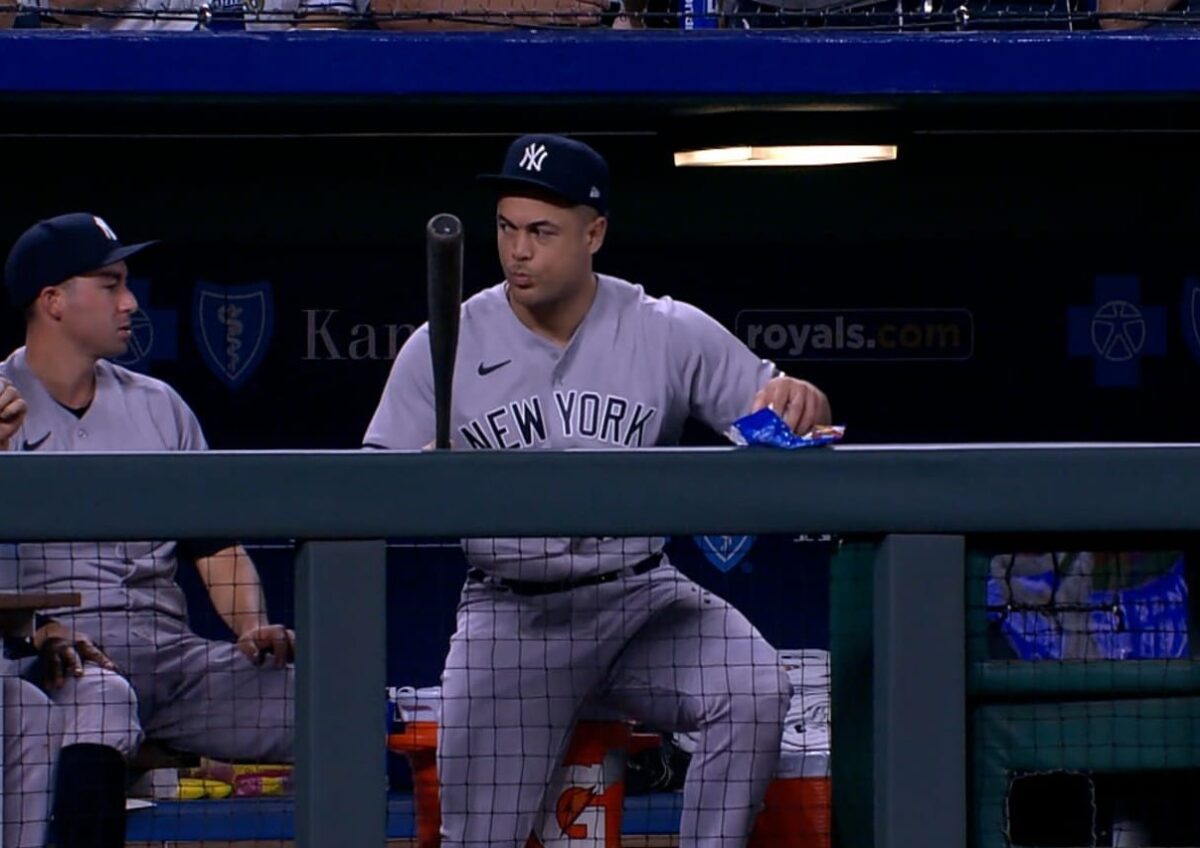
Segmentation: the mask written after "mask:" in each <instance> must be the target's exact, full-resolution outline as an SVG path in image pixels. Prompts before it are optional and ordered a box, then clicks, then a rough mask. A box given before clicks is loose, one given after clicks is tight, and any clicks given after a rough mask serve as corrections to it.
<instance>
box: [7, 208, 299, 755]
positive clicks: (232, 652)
mask: <svg viewBox="0 0 1200 848" xmlns="http://www.w3.org/2000/svg"><path fill="white" fill-rule="evenodd" d="M152 243H153V242H146V243H142V244H134V245H124V244H122V243H121V242H120V240H119V239H118V238H117V236H116V233H114V232H113V230H112V229H111V228H110V227H109V226H108V224H107V223H105V222H104V220H103V219H101V218H99V217H96V216H94V215H91V214H87V213H74V214H68V215H61V216H58V217H56V218H51V219H49V220H45V221H41V222H39V223H37V224H35V225H34V226H32V227H30V228H29V229H28V230H27V231H26V232H25V233H24V234H23V235H21V237H20V238H19V239H18V240H17V242H16V244H15V245H14V246H13V248H12V250H11V252H10V253H9V256H8V260H7V262H6V264H5V269H4V277H5V286H6V288H7V290H8V294H9V297H10V299H11V301H12V303H13V304H14V305H15V306H16V307H17V308H18V309H21V310H23V311H24V314H25V324H26V333H25V345H24V347H21V348H18V349H17V350H15V351H13V353H12V354H11V355H10V356H9V357H8V359H7V360H5V361H4V362H3V363H0V378H3V379H4V380H5V381H7V382H8V383H10V384H12V387H13V388H14V389H15V390H16V391H17V392H18V393H19V394H20V396H21V398H22V399H23V402H24V404H25V405H26V407H27V409H26V412H25V417H24V421H23V423H22V424H21V426H20V427H19V428H18V429H17V430H16V431H15V433H14V434H13V435H12V437H11V438H12V442H13V446H12V449H13V450H18V449H19V450H22V451H37V452H51V451H91V452H95V451H125V452H128V451H177V450H205V449H206V447H207V446H206V444H205V439H204V435H203V433H202V432H201V429H200V425H199V423H198V421H197V420H196V417H195V415H194V414H193V413H192V410H191V409H190V408H189V407H188V406H187V404H186V403H184V401H183V400H182V398H180V397H179V395H178V394H176V392H175V391H174V390H173V389H172V388H171V387H170V386H168V385H166V384H165V383H163V382H161V381H159V380H156V379H153V378H151V377H147V376H143V375H140V374H136V373H133V372H131V371H128V370H126V369H124V368H121V367H120V366H117V365H115V364H113V363H111V362H109V361H108V360H107V359H106V357H112V356H119V355H121V354H122V353H124V352H125V350H126V348H127V346H128V344H129V339H130V334H131V321H132V316H133V314H134V312H135V311H136V310H137V307H138V304H137V300H136V299H135V297H134V295H133V293H132V292H131V291H130V290H129V288H128V286H127V267H126V264H125V260H126V259H128V258H130V257H132V256H133V255H135V254H137V253H138V252H140V251H141V250H143V249H145V248H146V247H147V246H149V245H150V244H152ZM63 520H64V521H66V522H69V521H70V516H63ZM183 548H186V549H187V550H186V554H187V555H189V556H190V557H191V558H193V559H194V561H195V563H196V568H197V571H198V572H199V575H200V577H201V579H202V580H203V581H204V583H205V585H206V587H207V589H208V593H209V596H210V597H211V599H212V603H213V606H214V607H215V609H216V610H217V612H218V613H219V614H220V615H221V617H222V618H223V619H224V621H225V622H226V623H227V624H228V625H229V627H230V629H231V630H232V631H233V633H234V634H235V635H236V637H237V641H236V643H231V642H221V641H210V640H206V639H202V638H200V637H199V636H197V635H195V634H194V633H192V632H191V631H190V629H189V627H188V621H187V608H186V603H185V598H184V594H183V592H182V590H181V589H180V587H179V586H178V585H177V583H176V581H175V570H176V562H177V559H178V557H179V556H180V555H181V553H184V550H183ZM16 556H17V559H18V561H19V568H20V575H19V576H20V583H19V587H20V589H21V590H22V591H45V592H64V591H74V592H79V593H80V594H81V596H82V601H83V603H82V605H81V606H79V607H77V608H76V607H72V608H69V609H60V610H52V611H50V612H51V614H52V617H53V619H54V620H55V621H57V622H59V623H61V624H62V625H64V626H66V627H69V628H71V629H73V630H74V631H75V632H76V633H86V634H88V636H90V637H91V638H92V639H94V640H96V642H97V643H98V644H100V645H102V646H103V648H104V651H105V653H106V654H107V655H108V656H109V657H111V658H112V660H113V661H114V662H115V663H116V666H117V668H119V670H120V672H121V674H122V675H124V676H125V678H126V679H127V680H128V681H129V683H130V684H132V687H133V690H134V692H135V693H136V695H137V705H138V717H139V719H140V724H141V729H142V730H143V731H144V732H145V734H146V736H147V737H150V738H153V739H156V740H158V741H160V742H162V743H164V744H166V745H169V746H171V747H173V748H176V749H179V750H182V751H188V752H192V753H196V754H203V755H207V756H211V757H215V758H218V759H224V760H237V759H259V760H266V761H270V762H287V761H290V760H291V758H292V740H293V707H294V704H293V686H294V674H293V667H292V665H291V660H292V659H293V654H294V638H295V637H294V634H293V633H292V632H291V631H290V630H287V629H286V628H284V627H283V626H282V625H279V624H272V623H271V622H270V619H269V618H268V614H267V608H266V603H265V599H264V596H263V592H262V587H261V584H260V581H259V578H258V573H257V571H256V569H255V567H254V564H253V562H252V561H251V559H250V557H249V556H248V555H247V553H246V552H245V550H244V549H243V548H242V547H241V546H240V545H237V544H231V543H229V542H203V541H202V542H189V543H188V544H187V545H186V546H181V545H180V544H177V543H176V542H173V541H126V542H75V543H41V542H35V541H26V542H22V543H21V544H19V545H18V546H17V552H16ZM51 695H52V697H55V698H56V699H57V695H56V694H55V693H53V692H52V693H51Z"/></svg>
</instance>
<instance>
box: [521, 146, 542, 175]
mask: <svg viewBox="0 0 1200 848" xmlns="http://www.w3.org/2000/svg"><path fill="white" fill-rule="evenodd" d="M547 152H548V151H547V150H546V145H544V144H531V145H529V146H528V147H526V148H525V155H524V156H522V157H521V163H520V164H519V165H518V166H517V167H519V168H524V169H525V170H526V171H538V172H539V173H540V172H541V170H542V163H543V162H545V161H546V154H547Z"/></svg>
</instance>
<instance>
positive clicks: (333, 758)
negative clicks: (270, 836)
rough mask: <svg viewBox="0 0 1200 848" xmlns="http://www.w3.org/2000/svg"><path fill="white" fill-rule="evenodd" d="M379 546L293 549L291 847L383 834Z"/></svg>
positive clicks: (373, 839)
mask: <svg viewBox="0 0 1200 848" xmlns="http://www.w3.org/2000/svg"><path fill="white" fill-rule="evenodd" d="M385 554H386V548H385V545H384V543H383V542H382V541H377V542H307V543H305V544H304V545H302V546H301V548H300V554H299V556H298V558H297V568H296V630H297V633H296V653H297V659H296V845H297V848H329V846H355V848H358V846H363V848H369V847H370V846H379V848H382V846H383V845H384V844H385V842H386V839H387V792H386V785H385V774H386V761H387V755H386V747H385V744H384V738H385V726H384V718H385V716H386V711H385V705H384V700H383V699H384V686H385V676H386V671H385V669H386V666H385V662H386V639H387V635H386V619H385V615H386V605H385V602H384V601H385V597H386V594H387V593H386V576H385V575H386V571H385V568H384V565H385Z"/></svg>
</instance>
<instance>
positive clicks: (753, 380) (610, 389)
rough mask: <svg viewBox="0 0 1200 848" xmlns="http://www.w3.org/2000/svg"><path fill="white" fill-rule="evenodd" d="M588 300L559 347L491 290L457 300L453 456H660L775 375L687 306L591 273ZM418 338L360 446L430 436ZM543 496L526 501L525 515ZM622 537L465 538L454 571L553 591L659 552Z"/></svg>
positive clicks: (420, 442)
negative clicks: (603, 452) (548, 583)
mask: <svg viewBox="0 0 1200 848" xmlns="http://www.w3.org/2000/svg"><path fill="white" fill-rule="evenodd" d="M597 279H598V282H599V285H598V287H597V292H596V298H595V300H594V301H593V303H592V306H591V308H590V309H589V311H588V314H587V315H586V316H585V318H584V320H583V322H582V323H581V324H580V326H579V328H578V330H576V332H575V335H574V336H573V337H572V339H571V341H570V342H569V343H568V344H567V346H566V347H559V346H558V345H556V344H554V343H553V342H551V341H550V340H548V339H545V338H543V337H541V336H539V335H537V334H535V333H533V332H532V331H531V330H529V328H527V327H526V326H525V325H523V324H522V323H521V322H520V321H519V320H518V318H517V317H516V315H515V314H514V313H513V311H512V308H511V307H510V305H509V303H508V298H507V295H506V286H505V284H504V283H501V284H499V285H496V286H493V287H491V288H489V289H485V290H484V291H482V292H479V293H478V294H476V295H474V296H473V297H471V298H469V299H468V300H467V301H466V302H464V303H463V307H462V314H461V323H460V328H459V342H458V353H457V358H456V362H455V368H454V380H453V390H452V409H451V433H452V438H453V441H454V446H455V447H456V448H458V449H463V448H472V449H476V450H501V449H505V450H507V449H526V450H545V449H557V450H569V449H617V448H637V447H650V446H658V445H674V444H677V443H678V441H679V436H680V433H681V432H682V429H683V424H684V421H685V420H687V419H688V418H689V417H694V418H697V419H699V420H700V421H703V422H704V423H705V424H707V425H709V426H710V427H712V428H713V429H714V430H716V431H717V432H723V431H724V430H725V429H726V428H727V427H728V426H729V425H730V424H731V423H732V422H733V421H734V420H735V419H736V418H738V417H740V416H741V415H744V414H745V413H747V412H749V410H750V403H751V401H752V399H753V397H754V394H755V393H756V392H757V391H758V390H759V389H761V388H762V387H763V386H764V385H766V383H767V381H768V380H770V379H771V378H772V377H774V376H778V374H779V371H778V369H777V368H776V367H775V366H774V365H773V364H772V363H770V362H767V361H766V360H763V359H760V358H758V357H757V356H755V355H754V354H753V353H752V352H751V351H750V350H749V349H748V348H747V347H746V346H745V345H743V344H742V343H741V342H740V341H738V340H737V338H735V337H734V336H733V334H732V333H730V332H729V331H728V330H726V329H725V328H724V327H722V326H721V325H720V324H718V323H717V322H716V321H715V320H713V319H712V318H710V317H709V316H708V315H706V314H705V313H703V312H701V311H700V310H699V309H697V308H695V307H694V306H690V305H688V304H686V303H682V302H680V301H677V300H673V299H672V298H669V297H662V298H655V297H651V296H649V295H647V294H646V293H645V292H644V291H643V289H642V287H641V286H636V285H633V284H631V283H628V282H625V281H624V280H620V279H617V278H615V277H608V276H604V275H598V277H597ZM434 429H435V425H434V393H433V371H432V365H431V357H430V351H429V327H428V325H427V324H425V325H422V326H421V327H420V328H418V329H417V331H416V332H415V333H413V334H412V336H411V337H410V338H409V339H408V340H407V341H406V342H405V344H404V346H403V347H402V348H401V350H400V352H399V355H398V356H397V357H396V360H395V362H394V363H393V365H392V371H391V374H390V376H389V377H388V381H387V385H386V386H385V387H384V390H383V395H382V397H381V398H380V401H379V406H378V408H377V409H376V411H375V415H374V417H373V418H372V420H371V423H370V426H369V427H368V428H367V433H366V436H365V438H364V439H363V442H364V444H365V445H366V446H368V447H376V448H385V449H390V450H414V449H420V448H422V447H424V446H425V445H427V444H429V443H430V442H432V441H433V439H434V435H435V433H434ZM549 496H552V493H549V492H542V493H531V494H530V496H529V497H530V506H531V508H536V504H537V501H538V499H540V498H542V497H549ZM662 544H663V540H662V539H661V538H653V539H629V538H603V539H596V538H572V539H567V538H562V539H552V538H551V539H543V538H538V539H521V540H516V539H471V540H467V541H466V550H467V557H468V560H469V561H470V562H471V563H472V565H475V566H477V567H479V568H483V569H484V570H487V571H489V572H491V573H493V574H496V575H500V576H505V577H519V578H521V579H526V580H558V579H562V578H565V577H569V576H577V575H580V574H586V573H593V572H595V571H607V570H611V569H614V568H620V567H622V566H624V565H626V564H629V563H632V562H636V561H637V560H640V559H643V558H645V557H646V556H648V555H649V554H651V553H653V552H656V551H658V550H661V548H662Z"/></svg>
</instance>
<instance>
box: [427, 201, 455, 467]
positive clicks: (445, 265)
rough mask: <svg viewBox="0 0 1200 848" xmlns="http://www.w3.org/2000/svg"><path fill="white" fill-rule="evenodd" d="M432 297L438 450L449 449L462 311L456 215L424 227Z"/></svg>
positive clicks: (431, 338)
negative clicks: (456, 356)
mask: <svg viewBox="0 0 1200 848" xmlns="http://www.w3.org/2000/svg"><path fill="white" fill-rule="evenodd" d="M425 258H426V273H427V283H428V297H429V353H430V356H431V358H432V360H433V398H434V410H435V413H436V416H435V420H436V438H435V441H434V445H435V447H437V448H438V449H440V450H444V449H448V448H449V447H450V391H451V386H452V385H453V383H454V358H455V354H456V353H457V351H458V321H459V310H460V308H461V307H462V274H463V226H462V221H460V220H458V218H456V217H455V216H454V215H451V214H449V213H442V214H440V215H434V216H433V217H432V218H431V219H430V220H429V223H428V224H426V225H425Z"/></svg>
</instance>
